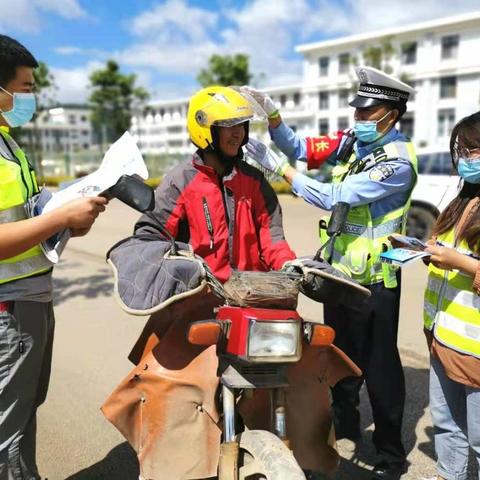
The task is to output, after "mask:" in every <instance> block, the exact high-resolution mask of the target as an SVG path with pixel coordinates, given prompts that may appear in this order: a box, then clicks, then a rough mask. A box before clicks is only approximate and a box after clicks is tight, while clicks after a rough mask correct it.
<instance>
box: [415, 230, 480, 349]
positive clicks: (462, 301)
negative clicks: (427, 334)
mask: <svg viewBox="0 0 480 480" xmlns="http://www.w3.org/2000/svg"><path fill="white" fill-rule="evenodd" d="M437 242H438V243H440V244H441V245H443V246H445V247H450V248H455V250H457V251H459V252H460V253H463V254H465V255H469V256H472V257H473V258H477V259H479V258H480V257H479V256H478V254H476V253H473V252H472V251H471V250H470V248H469V246H468V243H467V242H466V241H465V240H462V241H461V242H460V243H459V244H458V245H455V232H454V229H451V230H450V231H448V232H445V233H442V234H441V235H439V236H438V238H437ZM428 272H429V274H428V283H427V289H426V290H425V300H424V308H423V321H424V325H425V328H426V329H428V330H433V334H434V336H435V338H436V339H437V340H438V341H439V342H441V343H443V344H444V345H446V346H447V347H450V348H452V349H453V350H456V351H457V352H461V353H466V354H468V355H472V356H474V357H478V358H480V296H478V295H477V294H476V293H474V292H473V289H472V283H473V279H472V277H471V276H470V275H467V274H465V273H462V272H460V271H458V270H442V269H440V268H437V267H435V266H434V265H433V264H430V266H429V267H428Z"/></svg>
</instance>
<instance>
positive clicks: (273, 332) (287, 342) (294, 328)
mask: <svg viewBox="0 0 480 480" xmlns="http://www.w3.org/2000/svg"><path fill="white" fill-rule="evenodd" d="M248 357H249V358H251V359H257V360H260V359H263V360H265V361H278V362H281V361H290V362H293V361H296V360H298V359H299V358H300V323H299V322H297V321H291V322H290V321H287V322H281V321H276V322H257V321H255V320H253V319H252V320H251V321H250V328H249V335H248Z"/></svg>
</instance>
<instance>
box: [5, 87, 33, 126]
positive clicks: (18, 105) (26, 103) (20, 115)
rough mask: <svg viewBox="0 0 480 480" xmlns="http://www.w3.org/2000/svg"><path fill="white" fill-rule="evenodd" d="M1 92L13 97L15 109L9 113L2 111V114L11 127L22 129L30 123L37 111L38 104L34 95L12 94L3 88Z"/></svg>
mask: <svg viewBox="0 0 480 480" xmlns="http://www.w3.org/2000/svg"><path fill="white" fill-rule="evenodd" d="M0 90H2V91H3V92H5V93H6V94H7V95H10V96H11V97H13V107H12V109H11V110H9V111H8V112H4V111H3V110H1V109H0V114H1V115H2V117H3V118H4V119H5V121H6V122H7V123H8V125H9V126H10V127H21V126H22V125H25V124H26V123H28V122H29V121H30V120H31V119H32V117H33V114H34V113H35V111H36V110H37V102H36V99H35V95H34V94H33V93H10V92H9V91H8V90H5V89H4V88H3V87H0Z"/></svg>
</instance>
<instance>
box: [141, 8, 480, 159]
mask: <svg viewBox="0 0 480 480" xmlns="http://www.w3.org/2000/svg"><path fill="white" fill-rule="evenodd" d="M382 43H388V44H389V45H391V47H393V54H392V55H391V57H390V58H388V59H385V58H384V62H383V65H382V68H385V67H388V68H389V69H390V70H391V72H392V73H393V74H394V75H396V76H398V77H400V78H403V79H405V80H406V81H407V82H408V83H410V84H411V85H412V86H413V87H414V88H415V90H416V92H417V93H416V95H415V96H414V97H413V98H412V100H411V101H409V104H408V111H407V113H406V114H405V115H404V117H403V119H402V120H401V128H402V130H403V131H404V132H405V133H407V134H408V135H410V136H411V137H412V139H413V140H414V142H415V144H416V145H417V147H419V148H425V149H438V150H445V149H448V139H449V135H450V132H451V130H452V128H453V126H454V124H455V123H456V121H458V120H459V119H460V118H462V117H464V116H465V115H468V114H471V113H473V112H475V111H478V110H479V109H480V57H479V55H478V52H479V51H480V11H478V12H472V13H468V14H465V15H458V16H455V17H448V18H443V19H439V20H432V21H428V22H423V23H418V24H413V25H407V26H403V27H396V28H390V29H386V30H381V31H376V32H369V33H364V34H360V35H352V36H348V37H343V38H338V39H334V40H327V41H321V42H318V43H311V44H306V45H300V46H298V47H297V48H296V51H297V52H298V53H299V54H301V55H302V56H303V76H302V80H301V82H300V83H298V84H296V85H286V86H279V87H274V88H266V89H265V90H266V91H267V92H268V93H269V94H270V95H271V96H272V98H273V99H274V101H275V102H276V104H277V105H278V107H279V109H280V111H281V113H282V117H283V119H284V120H285V121H286V122H287V123H288V124H289V125H290V126H291V127H293V128H294V129H295V130H296V131H297V132H298V133H300V134H302V135H312V134H316V133H328V132H331V131H335V130H343V129H345V128H348V127H349V126H351V125H352V124H353V116H352V109H351V108H350V107H349V106H348V102H349V100H350V98H351V97H352V95H353V89H354V87H355V82H356V76H355V73H354V65H355V64H356V63H358V64H361V63H363V53H364V52H365V51H366V50H367V49H368V48H369V47H378V46H379V45H381V44H382ZM187 105H188V99H181V100H178V101H169V102H152V103H151V104H150V105H149V109H148V113H147V114H146V115H143V116H142V117H138V116H137V117H135V118H134V123H133V124H132V133H133V134H134V135H135V136H136V137H137V140H138V141H139V143H140V145H141V148H142V151H143V152H145V153H171V154H183V153H189V152H191V151H192V150H193V147H192V146H191V145H190V144H189V141H188V134H187V131H186V111H187ZM265 137H266V135H265ZM264 139H266V138H264Z"/></svg>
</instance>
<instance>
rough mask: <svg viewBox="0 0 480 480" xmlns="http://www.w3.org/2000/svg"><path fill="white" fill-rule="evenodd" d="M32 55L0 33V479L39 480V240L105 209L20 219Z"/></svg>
mask: <svg viewBox="0 0 480 480" xmlns="http://www.w3.org/2000/svg"><path fill="white" fill-rule="evenodd" d="M37 66H38V64H37V61H36V60H35V58H34V57H33V56H32V55H31V53H30V52H29V51H28V50H27V49H26V48H25V47H23V45H21V44H20V43H18V42H17V41H16V40H14V39H12V38H10V37H7V36H5V35H0V476H1V478H8V479H9V480H27V479H28V480H33V479H39V478H40V476H39V474H38V470H37V466H36V460H35V441H36V440H35V432H36V410H37V407H38V406H39V405H41V404H42V403H43V401H44V400H45V396H46V393H47V389H48V381H49V376H50V364H51V354H52V342H53V330H54V317H53V310H52V274H51V272H52V264H51V263H50V262H49V261H48V260H47V259H46V257H45V256H44V255H43V253H42V250H41V249H40V247H39V244H40V242H42V241H44V240H46V239H48V238H50V237H51V236H52V235H54V234H56V233H57V232H60V231H63V230H65V229H67V228H69V229H71V230H72V234H73V235H77V236H79V235H85V234H86V233H87V232H88V230H89V229H90V227H91V226H92V224H93V222H94V221H95V218H96V217H97V215H98V214H99V213H100V212H101V211H103V210H105V203H106V200H105V199H104V198H83V199H80V200H78V201H73V202H70V203H68V204H66V205H65V206H63V207H61V208H58V209H56V210H52V211H51V212H49V213H46V214H44V215H41V216H38V217H35V218H26V213H25V208H24V207H25V204H26V203H27V201H28V200H29V199H31V198H32V197H33V196H34V195H36V194H37V193H38V192H39V189H38V186H37V182H36V178H35V172H34V170H33V168H32V167H31V165H30V163H29V162H28V160H27V158H26V156H25V154H24V153H23V151H22V150H21V148H20V147H19V146H18V145H17V144H16V143H15V141H14V140H13V138H12V137H11V136H10V128H14V127H20V126H22V125H24V124H25V123H27V122H28V121H29V120H30V119H31V118H32V116H33V114H34V112H35V96H34V94H33V93H32V90H33V88H34V79H33V70H34V69H35V68H36V67H37Z"/></svg>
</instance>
